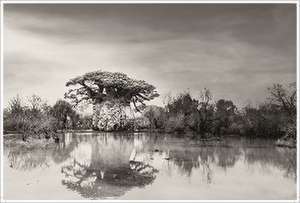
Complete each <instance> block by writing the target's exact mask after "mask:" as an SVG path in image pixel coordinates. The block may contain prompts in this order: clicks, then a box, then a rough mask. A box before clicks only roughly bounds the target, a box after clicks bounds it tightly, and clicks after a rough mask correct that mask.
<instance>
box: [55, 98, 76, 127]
mask: <svg viewBox="0 0 300 203" xmlns="http://www.w3.org/2000/svg"><path fill="white" fill-rule="evenodd" d="M52 114H53V116H54V117H55V118H56V119H57V121H58V123H59V128H60V129H67V127H68V125H67V124H68V119H70V120H71V122H72V128H75V127H76V121H78V120H79V117H78V115H77V113H76V112H75V111H74V110H73V107H72V105H71V104H70V103H68V102H67V101H64V100H58V101H57V102H56V103H55V104H54V106H53V108H52Z"/></svg>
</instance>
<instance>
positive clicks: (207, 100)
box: [197, 88, 214, 134]
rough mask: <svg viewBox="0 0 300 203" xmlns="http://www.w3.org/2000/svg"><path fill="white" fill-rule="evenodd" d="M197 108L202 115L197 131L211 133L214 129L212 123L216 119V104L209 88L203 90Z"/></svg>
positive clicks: (200, 115)
mask: <svg viewBox="0 0 300 203" xmlns="http://www.w3.org/2000/svg"><path fill="white" fill-rule="evenodd" d="M197 109H198V115H199V117H200V121H199V123H198V126H197V131H198V132H200V133H202V134H205V133H210V132H211V131H212V127H213V126H212V124H213V121H214V117H213V116H214V105H213V103H212V94H211V92H210V91H209V89H207V88H204V89H203V91H202V92H201V95H200V100H199V105H198V108H197Z"/></svg>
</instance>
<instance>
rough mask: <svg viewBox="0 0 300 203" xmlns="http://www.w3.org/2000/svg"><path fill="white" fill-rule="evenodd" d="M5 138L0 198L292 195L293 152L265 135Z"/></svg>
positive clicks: (81, 135)
mask: <svg viewBox="0 0 300 203" xmlns="http://www.w3.org/2000/svg"><path fill="white" fill-rule="evenodd" d="M61 140H62V142H61V143H59V144H55V143H50V144H47V145H46V147H43V146H41V145H44V144H38V143H37V144H34V145H32V146H23V144H20V143H21V141H18V140H15V138H5V143H4V180H3V181H4V199H14V200H17V199H61V200H62V199H70V200H73V199H140V200H143V199H159V200H165V199H169V200H171V199H185V200H188V199H206V200H208V199H215V200H217V199H296V150H295V149H288V148H278V147H276V146H275V145H274V142H272V141H268V140H260V139H256V140H247V139H241V138H227V139H226V140H224V141H221V142H216V141H214V142H208V143H203V142H199V141H192V140H189V139H184V138H179V137H175V136H170V135H163V134H147V133H139V134H135V135H128V134H127V135H124V134H120V133H73V134H71V133H67V134H65V135H64V136H63V137H62V139H61Z"/></svg>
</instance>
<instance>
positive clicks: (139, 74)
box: [4, 4, 296, 105]
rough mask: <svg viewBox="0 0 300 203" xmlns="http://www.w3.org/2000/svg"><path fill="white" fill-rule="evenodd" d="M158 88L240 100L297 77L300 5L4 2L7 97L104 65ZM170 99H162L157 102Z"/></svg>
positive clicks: (57, 87) (52, 90) (44, 91)
mask: <svg viewBox="0 0 300 203" xmlns="http://www.w3.org/2000/svg"><path fill="white" fill-rule="evenodd" d="M100 68H101V69H104V70H107V71H119V72H124V73H126V74H128V75H129V76H131V77H134V78H138V79H144V80H146V81H148V82H149V83H152V84H154V85H155V86H156V87H157V88H158V91H159V92H160V93H161V94H162V95H163V94H166V93H167V92H169V91H171V92H173V93H176V92H179V91H183V90H187V89H189V90H190V91H191V92H192V93H193V94H197V92H199V91H200V90H201V89H202V88H204V87H208V88H210V89H211V90H212V92H213V94H214V95H215V98H216V99H217V98H220V97H225V98H229V99H233V101H234V102H236V103H237V104H238V105H239V104H240V105H241V104H245V102H248V101H253V102H260V101H263V100H264V99H265V97H266V95H265V93H266V92H265V91H266V88H267V86H270V85H271V84H272V83H276V82H282V83H289V82H293V81H295V80H296V6H295V5H292V4H276V5H275V4H251V5H249V4H231V5H228V4H216V5H214V4H205V5H204V4H193V5H185V4H177V5H175V4H173V5H170V4H166V5H158V4H157V5H155V4H153V5H145V4H144V5H135V4H134V5H111V4H105V5H104V4H99V5H96V4H95V5H87V4H78V5H74V4H65V5H64V4H59V5H58V4H11V5H5V8H4V73H5V74H4V95H5V98H4V100H5V103H6V104H7V101H8V100H9V99H10V98H11V97H13V96H14V95H16V94H21V95H22V94H24V95H30V94H33V93H36V94H40V95H41V96H43V97H45V98H47V99H48V100H49V102H50V103H54V102H55V101H56V99H57V98H62V97H63V93H64V92H65V91H66V88H65V86H64V84H65V82H66V81H67V80H68V79H69V78H72V77H74V76H77V75H80V74H83V73H85V72H88V71H93V70H96V69H100ZM153 103H155V104H160V105H161V104H162V98H158V99H156V100H155V101H153Z"/></svg>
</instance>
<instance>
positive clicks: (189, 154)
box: [170, 147, 241, 183]
mask: <svg viewBox="0 0 300 203" xmlns="http://www.w3.org/2000/svg"><path fill="white" fill-rule="evenodd" d="M240 155H241V153H240V151H239V149H238V148H228V147H226V148H225V147H200V148H191V149H188V150H187V149H184V150H180V149H173V150H170V157H171V158H172V159H171V161H172V162H173V163H175V165H177V166H178V167H179V168H180V170H181V171H182V172H183V173H184V174H186V175H188V176H191V174H192V170H193V169H194V168H199V169H201V172H202V176H203V177H204V178H205V179H206V181H207V182H208V183H211V181H212V176H213V165H217V166H219V167H221V168H223V169H224V170H226V169H227V168H229V167H233V166H234V164H235V163H236V161H237V160H238V159H239V157H240Z"/></svg>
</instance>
